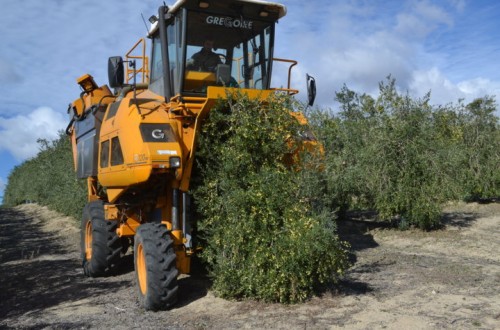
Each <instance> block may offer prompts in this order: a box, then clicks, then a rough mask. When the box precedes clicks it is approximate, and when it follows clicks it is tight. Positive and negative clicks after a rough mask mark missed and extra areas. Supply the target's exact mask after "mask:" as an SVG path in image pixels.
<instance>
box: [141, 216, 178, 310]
mask: <svg viewBox="0 0 500 330" xmlns="http://www.w3.org/2000/svg"><path fill="white" fill-rule="evenodd" d="M175 260H176V256H175V251H174V242H173V240H172V238H171V237H170V234H169V231H168V230H167V228H166V227H165V225H163V224H161V223H145V224H143V225H141V226H140V227H139V228H138V229H137V232H136V234H135V240H134V265H135V273H136V278H137V288H138V293H139V303H140V304H141V305H142V306H143V307H144V309H146V310H153V311H157V310H165V309H168V308H170V307H172V306H173V305H174V304H175V303H176V302H177V296H178V291H179V287H178V284H177V275H178V271H177V268H176V267H175Z"/></svg>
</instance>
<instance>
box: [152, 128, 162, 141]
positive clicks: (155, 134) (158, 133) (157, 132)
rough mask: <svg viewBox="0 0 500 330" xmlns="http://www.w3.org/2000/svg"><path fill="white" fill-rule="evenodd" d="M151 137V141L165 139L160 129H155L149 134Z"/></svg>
mask: <svg viewBox="0 0 500 330" xmlns="http://www.w3.org/2000/svg"><path fill="white" fill-rule="evenodd" d="M151 136H152V137H153V139H157V140H162V139H164V138H165V133H163V131H162V130H161V129H159V128H157V129H154V130H153V131H152V132H151Z"/></svg>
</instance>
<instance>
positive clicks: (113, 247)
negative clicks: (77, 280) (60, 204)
mask: <svg viewBox="0 0 500 330" xmlns="http://www.w3.org/2000/svg"><path fill="white" fill-rule="evenodd" d="M116 227H117V223H116V221H107V220H105V219H104V203H103V202H102V201H100V200H99V201H93V202H90V203H88V204H87V205H85V208H84V209H83V216H82V226H81V252H82V266H83V272H84V274H85V275H87V276H90V277H98V276H104V275H106V271H107V270H109V269H111V267H112V266H114V265H116V264H117V263H118V262H119V261H120V256H121V252H122V249H123V246H122V242H121V240H120V238H119V237H118V235H117V234H116Z"/></svg>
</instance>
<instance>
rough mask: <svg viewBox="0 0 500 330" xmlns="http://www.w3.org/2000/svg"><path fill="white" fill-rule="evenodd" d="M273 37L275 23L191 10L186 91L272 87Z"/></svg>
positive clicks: (189, 13) (187, 47)
mask: <svg viewBox="0 0 500 330" xmlns="http://www.w3.org/2000/svg"><path fill="white" fill-rule="evenodd" d="M273 35H274V25H273V23H269V22H264V21H258V20H254V19H245V18H243V17H231V16H227V15H217V14H210V13H206V12H196V11H189V12H188V16H187V35H186V52H185V54H186V59H185V63H186V71H185V79H184V86H183V90H184V91H185V92H192V93H205V92H206V88H207V87H208V86H228V87H241V88H253V89H267V88H269V77H270V71H271V62H272V61H270V58H271V56H272V44H273Z"/></svg>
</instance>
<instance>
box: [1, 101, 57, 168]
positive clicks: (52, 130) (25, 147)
mask: <svg viewBox="0 0 500 330" xmlns="http://www.w3.org/2000/svg"><path fill="white" fill-rule="evenodd" d="M66 124H67V120H66V118H64V116H63V115H62V114H61V113H60V112H56V111H54V110H52V109H51V108H48V107H41V108H37V109H35V110H34V111H33V112H32V113H30V114H28V115H17V116H15V117H11V118H3V117H0V150H7V151H8V152H10V153H11V154H12V155H13V156H14V158H16V160H18V161H23V160H26V159H28V158H30V157H33V156H35V155H36V154H37V153H38V151H39V149H38V147H39V145H38V144H37V142H36V141H37V140H38V139H40V138H41V139H47V140H54V139H56V138H57V137H58V131H60V130H62V129H64V127H65V125H66Z"/></svg>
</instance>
